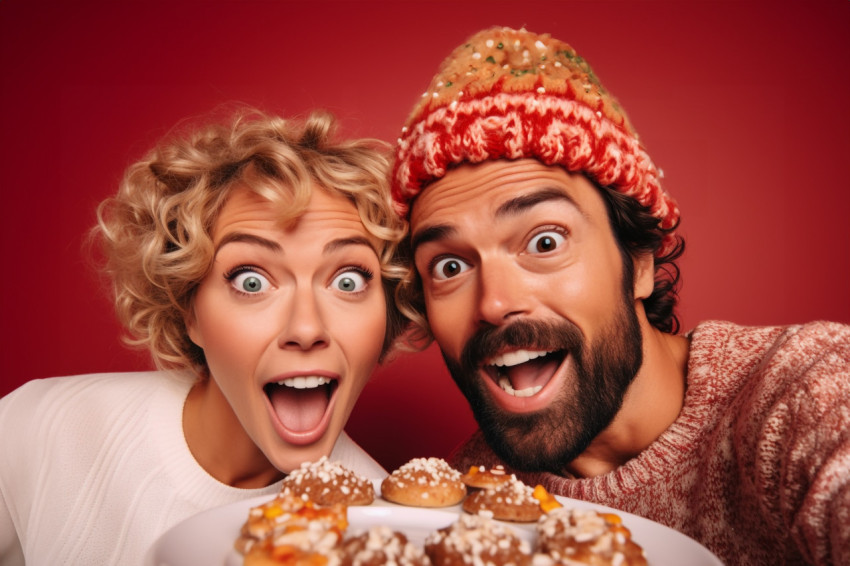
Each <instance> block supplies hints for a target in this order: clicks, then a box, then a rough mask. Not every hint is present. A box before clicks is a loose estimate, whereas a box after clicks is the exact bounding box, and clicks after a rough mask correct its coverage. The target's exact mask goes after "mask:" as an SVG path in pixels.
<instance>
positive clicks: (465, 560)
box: [425, 515, 531, 566]
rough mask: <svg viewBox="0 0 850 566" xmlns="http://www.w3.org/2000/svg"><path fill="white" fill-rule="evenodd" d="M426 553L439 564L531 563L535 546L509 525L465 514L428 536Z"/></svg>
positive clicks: (518, 565) (498, 565) (526, 565)
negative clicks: (531, 546)
mask: <svg viewBox="0 0 850 566" xmlns="http://www.w3.org/2000/svg"><path fill="white" fill-rule="evenodd" d="M425 554H427V555H428V557H429V558H430V559H431V562H432V563H433V564H434V565H435V566H468V565H469V564H487V565H493V566H501V565H508V564H510V565H513V566H529V565H530V564H531V548H530V546H529V544H528V542H527V541H525V540H523V539H521V538H519V537H518V536H517V535H516V533H514V532H513V530H511V529H510V528H509V527H506V526H504V525H502V524H499V523H496V522H494V521H493V520H492V519H490V518H488V517H482V516H481V515H461V516H460V517H459V518H458V520H457V521H456V522H454V523H452V524H451V525H449V526H448V527H445V528H443V529H439V530H438V531H436V532H434V533H432V534H431V535H429V536H428V538H427V539H425Z"/></svg>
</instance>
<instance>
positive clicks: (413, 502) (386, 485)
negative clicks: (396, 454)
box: [381, 458, 466, 507]
mask: <svg viewBox="0 0 850 566" xmlns="http://www.w3.org/2000/svg"><path fill="white" fill-rule="evenodd" d="M381 495H383V496H384V499H386V500H387V501H392V502H393V503H398V504H400V505H410V506H413V507H448V506H449V505H456V504H458V503H460V502H461V500H463V498H464V496H465V495H466V486H465V485H464V484H463V482H462V481H460V472H458V471H457V470H455V469H454V468H452V467H451V466H449V465H448V463H447V462H446V461H445V460H443V459H441V458H414V459H413V460H411V461H409V462H408V463H406V464H404V465H403V466H401V467H400V468H398V469H397V470H395V471H394V472H393V473H392V474H390V475H389V476H387V477H386V478H384V481H383V482H382V483H381Z"/></svg>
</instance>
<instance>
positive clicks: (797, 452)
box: [736, 323, 850, 564]
mask: <svg viewBox="0 0 850 566" xmlns="http://www.w3.org/2000/svg"><path fill="white" fill-rule="evenodd" d="M760 369H761V371H762V372H763V377H764V379H762V380H760V383H761V385H760V386H759V387H758V388H753V390H752V391H751V392H750V393H749V395H748V396H745V398H746V402H747V404H749V407H747V410H745V411H742V414H748V415H749V417H748V418H746V419H741V420H740V421H739V425H738V431H737V436H738V441H737V442H736V444H737V445H738V446H739V447H741V448H742V450H741V452H740V454H741V455H742V456H741V458H742V462H741V464H742V467H741V470H742V472H743V474H742V478H741V479H742V486H743V489H745V490H747V489H751V490H753V492H754V493H753V494H754V495H755V497H754V498H753V500H754V501H758V502H759V505H761V507H762V509H761V514H762V516H764V517H767V520H768V522H769V524H770V525H771V527H772V528H773V529H776V530H777V531H776V532H779V533H786V535H785V536H781V537H779V538H780V539H783V538H784V539H785V541H786V544H788V545H789V546H790V545H793V546H796V547H797V550H798V552H799V553H800V554H801V555H802V556H803V558H804V559H805V560H806V561H808V562H810V563H812V564H850V328H848V327H846V326H843V325H838V324H831V323H812V324H808V325H805V326H802V327H796V330H795V331H792V332H789V333H787V334H786V335H785V336H784V337H783V338H782V339H781V340H779V341H777V343H776V344H775V346H774V351H773V353H772V355H770V356H768V357H766V358H765V359H764V360H763V366H762V368H760Z"/></svg>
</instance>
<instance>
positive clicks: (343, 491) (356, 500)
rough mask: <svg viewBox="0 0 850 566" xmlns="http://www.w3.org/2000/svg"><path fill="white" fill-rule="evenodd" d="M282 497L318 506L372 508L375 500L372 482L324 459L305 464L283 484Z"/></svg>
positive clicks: (290, 474) (294, 471)
mask: <svg viewBox="0 0 850 566" xmlns="http://www.w3.org/2000/svg"><path fill="white" fill-rule="evenodd" d="M280 491H281V494H282V495H285V496H286V495H294V496H297V497H301V498H302V499H304V500H305V501H306V500H309V501H312V502H313V503H314V504H316V505H335V504H337V503H341V504H343V505H348V506H352V505H369V504H370V503H372V501H374V499H375V487H374V486H373V485H372V481H371V480H368V479H366V478H363V477H361V476H358V475H357V474H355V473H354V472H353V471H351V470H349V469H348V468H346V467H344V466H343V465H341V464H338V463H332V462H330V461H328V459H327V457H326V456H322V458H320V459H319V460H318V461H316V462H305V463H304V464H302V465H301V467H300V468H298V469H296V470H293V471H292V472H290V473H289V475H288V476H286V478H285V479H284V480H283V484H282V485H281V488H280Z"/></svg>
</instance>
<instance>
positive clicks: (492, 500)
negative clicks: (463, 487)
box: [463, 474, 543, 523]
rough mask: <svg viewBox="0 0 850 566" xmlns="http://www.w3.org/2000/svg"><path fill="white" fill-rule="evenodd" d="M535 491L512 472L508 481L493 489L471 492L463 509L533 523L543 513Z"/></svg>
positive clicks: (473, 512)
mask: <svg viewBox="0 0 850 566" xmlns="http://www.w3.org/2000/svg"><path fill="white" fill-rule="evenodd" d="M533 493H534V490H533V489H532V488H531V487H529V486H527V485H525V484H524V483H522V481H520V480H518V479H517V477H516V476H515V475H513V474H511V475H510V476H508V480H507V481H505V482H503V483H501V484H500V485H498V486H497V487H495V488H493V489H480V490H478V491H476V492H474V493H472V494H470V495H469V496H468V497H467V498H466V499H464V501H463V510H464V511H466V512H467V513H472V514H481V513H490V514H492V517H493V518H494V519H499V520H500V521H514V522H518V523H531V522H534V521H536V520H537V519H539V518H540V516H541V515H542V514H543V511H541V509H540V502H539V501H537V499H535V498H534V496H533Z"/></svg>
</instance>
